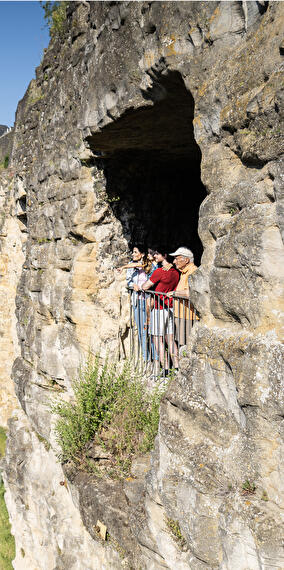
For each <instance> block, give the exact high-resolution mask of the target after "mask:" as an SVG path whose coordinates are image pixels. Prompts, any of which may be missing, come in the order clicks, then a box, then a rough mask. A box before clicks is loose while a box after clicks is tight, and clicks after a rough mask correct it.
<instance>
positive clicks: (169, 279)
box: [141, 248, 179, 375]
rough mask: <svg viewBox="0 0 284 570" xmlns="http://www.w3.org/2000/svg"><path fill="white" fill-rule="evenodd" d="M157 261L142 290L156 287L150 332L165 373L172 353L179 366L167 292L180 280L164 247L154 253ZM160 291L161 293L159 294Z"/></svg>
mask: <svg viewBox="0 0 284 570" xmlns="http://www.w3.org/2000/svg"><path fill="white" fill-rule="evenodd" d="M154 258H155V261H156V262H157V263H158V264H159V265H161V267H159V268H158V269H156V270H155V271H154V273H153V274H152V275H151V278H150V279H148V280H147V281H146V282H144V283H143V285H142V287H141V290H142V291H147V290H149V289H151V288H153V287H155V292H154V297H155V299H154V308H153V309H152V311H151V322H150V333H151V335H152V338H153V339H154V344H155V348H156V351H157V354H158V355H159V360H160V363H161V365H162V367H163V368H164V373H165V375H167V374H168V371H169V356H168V352H167V347H168V351H169V353H170V355H171V359H172V363H173V366H174V368H178V350H177V345H176V342H175V340H174V322H173V310H172V304H173V301H172V299H169V298H168V297H167V295H165V294H166V293H168V292H169V291H173V290H174V289H175V288H176V286H177V284H178V282H179V273H178V271H177V270H176V269H175V268H174V267H173V265H172V264H171V263H169V262H168V260H167V254H166V253H165V251H164V248H159V249H158V250H157V252H156V253H155V255H154ZM159 293H161V294H160V295H159Z"/></svg>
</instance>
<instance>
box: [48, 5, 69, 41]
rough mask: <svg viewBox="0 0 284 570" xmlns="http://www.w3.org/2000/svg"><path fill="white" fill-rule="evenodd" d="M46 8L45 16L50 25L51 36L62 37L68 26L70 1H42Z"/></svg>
mask: <svg viewBox="0 0 284 570" xmlns="http://www.w3.org/2000/svg"><path fill="white" fill-rule="evenodd" d="M41 6H42V8H43V9H44V18H45V20H46V21H47V25H48V27H49V33H50V36H51V37H52V38H53V37H62V36H63V35H64V32H65V27H66V10H67V7H68V2H56V1H55V2H52V1H47V2H41Z"/></svg>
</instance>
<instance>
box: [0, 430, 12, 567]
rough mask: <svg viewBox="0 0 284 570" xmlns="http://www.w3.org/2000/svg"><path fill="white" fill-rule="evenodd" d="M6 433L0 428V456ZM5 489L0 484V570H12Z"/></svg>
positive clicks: (10, 538) (2, 451)
mask: <svg viewBox="0 0 284 570" xmlns="http://www.w3.org/2000/svg"><path fill="white" fill-rule="evenodd" d="M5 447H6V432H5V430H4V428H3V427H0V456H1V457H2V456H3V455H4V453H5ZM4 494H5V488H4V484H3V482H2V480H1V483H0V568H1V570H13V567H12V560H13V558H14V557H15V541H14V538H13V536H12V535H11V527H10V522H9V517H8V512H7V507H6V504H5V500H4Z"/></svg>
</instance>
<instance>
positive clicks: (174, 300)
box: [127, 287, 198, 379]
mask: <svg viewBox="0 0 284 570" xmlns="http://www.w3.org/2000/svg"><path fill="white" fill-rule="evenodd" d="M127 289H128V292H129V315H130V319H129V322H130V357H131V358H132V360H133V361H134V364H135V367H137V368H138V369H139V370H140V371H141V372H142V373H143V374H146V375H147V376H148V375H149V376H151V377H152V378H154V379H156V378H159V377H160V378H163V377H165V376H167V375H168V374H169V373H171V371H173V370H175V369H178V366H179V357H180V355H179V352H180V348H181V347H182V346H184V345H186V344H187V341H188V338H189V335H190V332H191V329H192V327H193V326H194V323H195V321H196V320H197V319H198V315H197V312H196V310H195V308H194V307H193V306H192V304H191V303H190V299H189V297H188V296H186V295H182V294H178V293H173V294H170V295H169V294H168V293H161V292H156V291H149V290H148V291H142V292H140V291H139V292H136V291H134V290H133V289H132V288H131V287H128V288H127Z"/></svg>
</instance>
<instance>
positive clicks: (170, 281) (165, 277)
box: [150, 267, 179, 309]
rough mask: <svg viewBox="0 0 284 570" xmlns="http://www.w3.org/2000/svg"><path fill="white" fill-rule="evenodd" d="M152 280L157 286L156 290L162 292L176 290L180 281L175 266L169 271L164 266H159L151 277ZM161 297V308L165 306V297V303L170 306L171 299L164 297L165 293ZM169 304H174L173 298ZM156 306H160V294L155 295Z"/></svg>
mask: <svg viewBox="0 0 284 570" xmlns="http://www.w3.org/2000/svg"><path fill="white" fill-rule="evenodd" d="M150 281H152V283H153V284H154V285H156V287H155V292H158V291H160V292H161V293H169V292H170V291H174V290H175V288H176V286H177V284H178V282H179V273H178V271H177V270H176V269H175V268H174V267H171V268H170V269H169V270H168V271H165V270H164V269H163V268H162V267H159V268H158V269H156V270H155V271H154V273H153V274H152V275H151V277H150ZM159 298H160V309H162V308H163V299H165V302H164V305H165V307H168V301H169V299H168V298H167V297H164V295H161V296H159ZM169 306H170V307H172V306H173V300H172V299H170V303H169ZM155 307H156V309H157V307H158V296H157V295H155Z"/></svg>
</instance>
